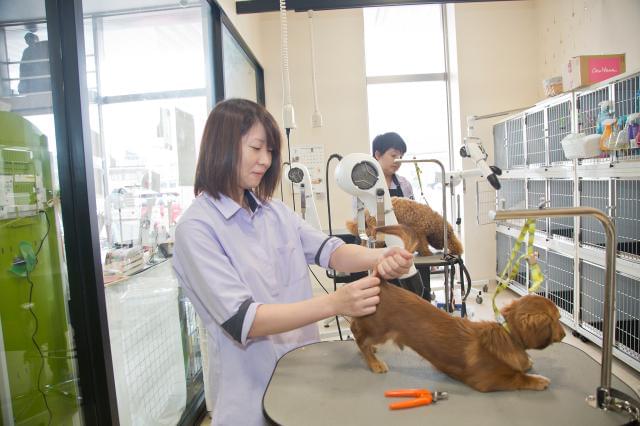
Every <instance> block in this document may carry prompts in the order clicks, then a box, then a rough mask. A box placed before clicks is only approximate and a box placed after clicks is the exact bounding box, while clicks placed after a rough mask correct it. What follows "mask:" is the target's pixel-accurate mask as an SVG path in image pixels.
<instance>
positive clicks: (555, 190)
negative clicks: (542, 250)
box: [549, 179, 575, 240]
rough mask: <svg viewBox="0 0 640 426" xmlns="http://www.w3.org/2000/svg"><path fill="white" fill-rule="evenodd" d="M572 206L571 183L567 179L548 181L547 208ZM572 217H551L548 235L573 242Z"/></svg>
mask: <svg viewBox="0 0 640 426" xmlns="http://www.w3.org/2000/svg"><path fill="white" fill-rule="evenodd" d="M572 206H573V181H572V180H569V179H550V180H549V207H551V208H563V207H572ZM574 222H575V221H574V218H573V217H552V218H550V219H549V233H550V234H551V236H552V237H553V238H561V239H567V240H573V235H574V229H575V227H574Z"/></svg>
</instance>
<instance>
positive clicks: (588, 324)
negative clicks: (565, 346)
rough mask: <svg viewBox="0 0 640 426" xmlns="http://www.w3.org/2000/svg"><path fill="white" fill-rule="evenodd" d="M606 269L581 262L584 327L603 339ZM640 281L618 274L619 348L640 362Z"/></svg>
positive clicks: (617, 337)
mask: <svg viewBox="0 0 640 426" xmlns="http://www.w3.org/2000/svg"><path fill="white" fill-rule="evenodd" d="M604 273H605V271H604V269H603V268H602V267H600V266H596V265H594V264H592V263H589V262H585V261H580V326H581V327H582V328H584V329H585V330H588V331H590V332H591V333H593V334H594V335H596V336H598V337H602V325H603V322H604V284H603V283H604ZM639 318H640V281H638V280H637V279H634V278H631V277H629V276H627V275H624V274H621V273H616V311H615V336H614V345H615V347H616V348H617V349H618V350H620V351H622V352H624V353H625V354H627V355H628V356H629V357H631V358H633V359H634V360H636V361H637V360H640V333H639V329H640V327H639V324H640V319H639Z"/></svg>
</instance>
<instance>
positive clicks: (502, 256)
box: [496, 232, 511, 276]
mask: <svg viewBox="0 0 640 426" xmlns="http://www.w3.org/2000/svg"><path fill="white" fill-rule="evenodd" d="M510 242H511V238H510V237H509V236H508V235H506V234H502V233H500V232H498V233H496V275H497V276H500V274H501V273H502V271H503V270H504V268H505V267H506V266H507V262H509V254H510V253H511V247H510V246H509V244H510Z"/></svg>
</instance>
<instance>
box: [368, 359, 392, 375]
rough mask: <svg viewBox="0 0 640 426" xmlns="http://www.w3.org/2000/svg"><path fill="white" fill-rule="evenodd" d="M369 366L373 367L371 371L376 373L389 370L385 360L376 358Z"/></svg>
mask: <svg viewBox="0 0 640 426" xmlns="http://www.w3.org/2000/svg"><path fill="white" fill-rule="evenodd" d="M369 368H371V371H373V372H374V373H376V374H382V373H386V372H387V371H389V367H387V364H385V362H384V361H380V360H376V361H374V362H372V363H371V364H369Z"/></svg>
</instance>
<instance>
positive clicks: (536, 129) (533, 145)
mask: <svg viewBox="0 0 640 426" xmlns="http://www.w3.org/2000/svg"><path fill="white" fill-rule="evenodd" d="M524 123H525V131H526V140H527V144H526V148H527V165H529V166H540V165H544V164H546V163H547V161H546V150H545V143H544V110H540V111H536V112H534V113H532V114H525V116H524Z"/></svg>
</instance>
